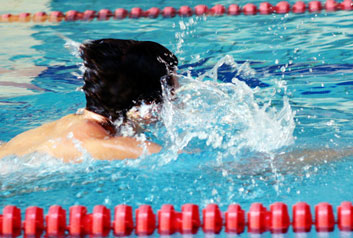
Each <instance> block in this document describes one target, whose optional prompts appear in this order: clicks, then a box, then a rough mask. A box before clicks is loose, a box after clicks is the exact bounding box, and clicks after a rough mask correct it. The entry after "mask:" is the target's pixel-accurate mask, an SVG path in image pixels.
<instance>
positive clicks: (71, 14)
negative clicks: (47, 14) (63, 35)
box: [65, 10, 82, 21]
mask: <svg viewBox="0 0 353 238" xmlns="http://www.w3.org/2000/svg"><path fill="white" fill-rule="evenodd" d="M81 15H82V14H81V13H80V12H78V11H75V10H70V11H67V12H66V14H65V20H66V21H77V20H80V19H81Z"/></svg>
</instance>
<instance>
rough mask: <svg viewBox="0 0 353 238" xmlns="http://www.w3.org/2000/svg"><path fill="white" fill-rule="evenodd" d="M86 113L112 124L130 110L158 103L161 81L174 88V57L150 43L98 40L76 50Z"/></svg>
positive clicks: (160, 95) (84, 44) (175, 59)
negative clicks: (79, 54)
mask: <svg viewBox="0 0 353 238" xmlns="http://www.w3.org/2000/svg"><path fill="white" fill-rule="evenodd" d="M80 53H81V58H82V59H83V61H84V66H85V72H84V74H83V79H84V86H83V91H84V93H85V95H86V101H87V104H86V109H88V110H90V111H92V112H95V113H98V114H100V115H103V116H105V117H107V118H109V119H110V120H112V121H114V120H116V119H117V118H120V117H123V119H126V112H127V111H129V110H130V109H131V108H132V107H134V106H136V105H140V104H141V103H142V102H146V103H152V102H155V103H160V102H162V85H161V79H162V78H165V80H166V83H167V84H168V85H169V86H170V87H173V86H174V81H173V78H172V74H173V71H174V70H175V69H176V66H177V65H178V59H177V57H176V56H175V55H174V54H173V53H171V52H170V51H169V50H168V49H166V48H165V47H163V46H162V45H160V44H158V43H155V42H151V41H134V40H119V39H101V40H94V41H88V42H85V43H83V44H82V45H81V47H80Z"/></svg>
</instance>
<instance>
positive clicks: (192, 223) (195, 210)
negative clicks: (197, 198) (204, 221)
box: [180, 204, 201, 234]
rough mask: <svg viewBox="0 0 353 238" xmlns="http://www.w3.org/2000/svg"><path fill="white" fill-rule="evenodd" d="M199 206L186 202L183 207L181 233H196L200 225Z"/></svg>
mask: <svg viewBox="0 0 353 238" xmlns="http://www.w3.org/2000/svg"><path fill="white" fill-rule="evenodd" d="M200 225H201V222H200V214H199V207H198V206H197V205H195V204H185V205H183V206H182V207H181V219H180V233H182V234H196V233H197V231H198V229H199V227H200Z"/></svg>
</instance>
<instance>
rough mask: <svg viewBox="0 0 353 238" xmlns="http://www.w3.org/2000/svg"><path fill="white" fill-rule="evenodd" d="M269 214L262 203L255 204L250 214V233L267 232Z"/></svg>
mask: <svg viewBox="0 0 353 238" xmlns="http://www.w3.org/2000/svg"><path fill="white" fill-rule="evenodd" d="M268 217H269V213H268V211H267V209H266V208H265V207H264V206H263V205H262V204H261V203H253V204H252V205H251V207H250V210H249V212H248V232H250V233H258V234H262V233H264V232H265V231H266V230H267V226H268Z"/></svg>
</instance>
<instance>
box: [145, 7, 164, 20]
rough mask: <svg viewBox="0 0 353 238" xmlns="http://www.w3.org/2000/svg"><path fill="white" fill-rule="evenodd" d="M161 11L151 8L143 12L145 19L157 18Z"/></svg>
mask: <svg viewBox="0 0 353 238" xmlns="http://www.w3.org/2000/svg"><path fill="white" fill-rule="evenodd" d="M160 11H161V10H159V8H158V7H152V8H150V9H148V10H147V11H146V12H145V16H146V17H150V18H157V17H158V16H159V13H160Z"/></svg>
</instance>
